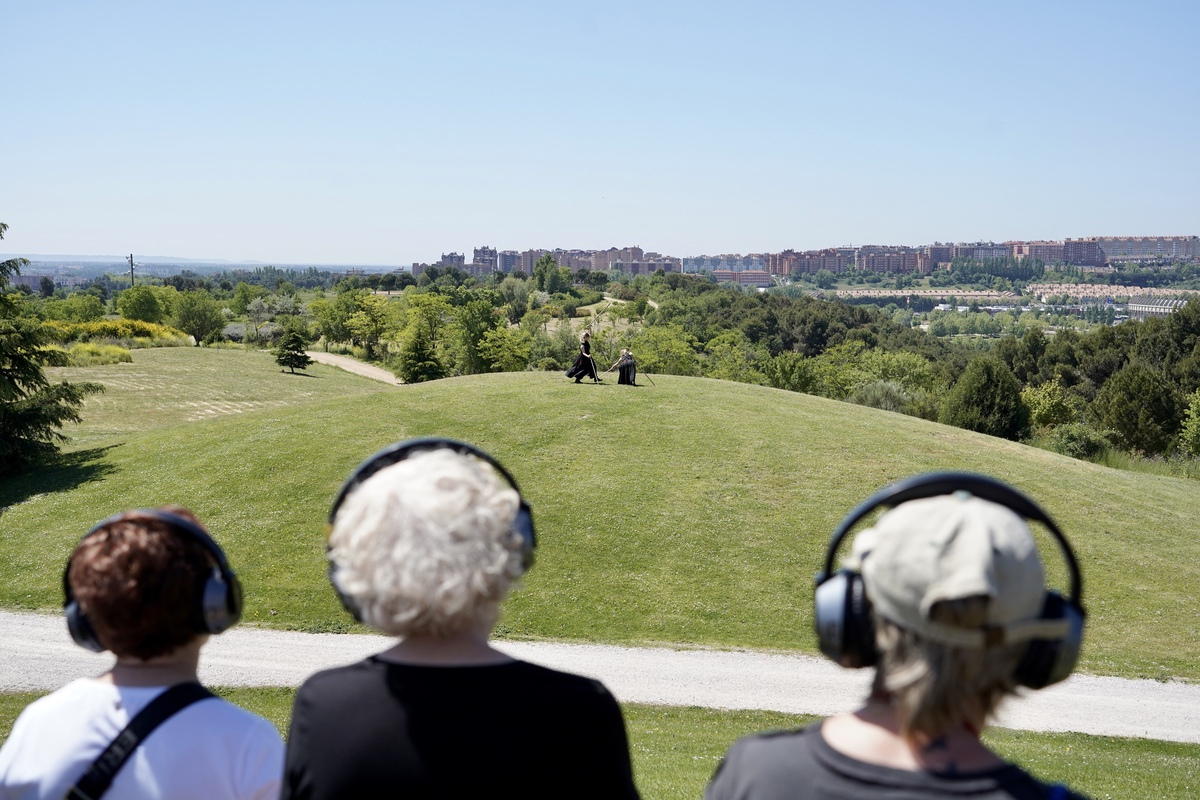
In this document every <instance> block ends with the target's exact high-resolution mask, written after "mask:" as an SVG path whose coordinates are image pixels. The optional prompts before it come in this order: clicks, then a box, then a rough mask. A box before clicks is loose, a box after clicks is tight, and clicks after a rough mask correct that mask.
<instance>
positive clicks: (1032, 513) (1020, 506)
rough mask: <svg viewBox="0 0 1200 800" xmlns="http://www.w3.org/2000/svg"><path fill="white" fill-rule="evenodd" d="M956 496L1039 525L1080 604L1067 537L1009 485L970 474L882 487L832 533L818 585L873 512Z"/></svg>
mask: <svg viewBox="0 0 1200 800" xmlns="http://www.w3.org/2000/svg"><path fill="white" fill-rule="evenodd" d="M956 492H966V493H968V494H970V495H972V496H974V497H978V498H979V499H980V500H987V501H989V502H992V503H996V504H997V505H1002V506H1004V507H1005V508H1008V509H1009V510H1011V511H1013V512H1015V513H1017V514H1020V515H1021V516H1023V517H1025V518H1026V519H1030V520H1033V521H1034V522H1040V523H1041V524H1042V525H1044V526H1045V527H1046V530H1048V531H1049V532H1050V534H1051V535H1052V536H1053V537H1054V539H1055V541H1057V542H1058V545H1059V549H1060V550H1061V551H1062V554H1063V557H1064V560H1065V561H1066V562H1067V571H1068V572H1069V573H1070V582H1071V592H1070V597H1071V599H1072V600H1074V601H1075V602H1076V603H1077V604H1082V602H1083V580H1082V578H1081V577H1080V573H1079V562H1078V561H1076V559H1075V551H1074V550H1072V549H1071V544H1070V543H1069V542H1068V541H1067V537H1066V536H1064V535H1063V532H1062V531H1061V530H1059V527H1058V525H1057V524H1055V522H1054V520H1053V519H1051V518H1050V515H1049V514H1047V513H1046V512H1045V511H1043V510H1042V508H1041V507H1040V506H1039V505H1038V504H1037V503H1035V502H1033V500H1031V499H1030V498H1029V497H1027V496H1025V495H1024V494H1022V493H1021V492H1019V491H1017V490H1016V489H1014V488H1012V487H1011V486H1009V485H1008V484H1006V483H1001V482H1000V481H998V480H996V479H995V478H989V477H988V476H986V475H978V474H975V473H971V472H931V473H928V474H925V475H913V476H911V477H908V478H903V479H901V480H898V481H896V482H895V483H892V484H889V485H888V486H885V487H884V488H882V489H880V490H879V491H878V492H876V493H875V494H873V495H871V496H870V497H868V498H867V499H866V500H864V501H863V502H861V503H859V504H858V506H856V507H855V508H854V510H853V511H851V512H850V513H849V514H847V515H846V518H845V519H843V520H842V522H841V524H840V525H838V527H837V530H835V531H834V533H833V538H832V539H831V540H830V542H829V548H828V550H827V551H826V553H825V568H824V571H823V572H822V573H821V576H819V577H818V582H819V581H820V580H821V579H822V577H823V576H827V575H832V574H833V572H834V569H833V559H834V557H835V556H836V555H837V551H838V548H839V547H840V546H841V543H842V540H843V539H845V538H846V536H847V535H848V534H849V533H850V531H851V530H852V529H853V528H854V526H855V525H857V524H858V523H859V522H860V521H862V519H863V517H865V516H867V515H868V514H870V513H871V512H872V511H874V510H875V509H877V508H888V509H891V508H895V507H896V506H898V505H901V504H902V503H907V502H909V501H910V500H922V499H924V498H927V497H940V496H942V495H948V494H955V493H956Z"/></svg>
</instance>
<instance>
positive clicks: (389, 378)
mask: <svg viewBox="0 0 1200 800" xmlns="http://www.w3.org/2000/svg"><path fill="white" fill-rule="evenodd" d="M306 352H307V353H308V357H309V358H311V359H312V360H313V361H316V362H317V363H318V364H328V365H329V366H331V367H339V368H341V369H344V370H346V372H353V373H354V374H355V375H362V376H363V377H364V378H372V379H374V380H377V381H383V382H384V383H390V384H392V385H393V386H400V385H402V381H401V380H400V379H399V378H397V377H396V376H395V375H393V374H392V373H390V372H388V371H387V370H386V369H383V368H381V367H377V366H375V365H374V364H365V363H363V362H362V361H359V360H358V359H357V358H350V357H349V356H339V355H336V354H335V353H325V352H322V351H321V350H308V351H306Z"/></svg>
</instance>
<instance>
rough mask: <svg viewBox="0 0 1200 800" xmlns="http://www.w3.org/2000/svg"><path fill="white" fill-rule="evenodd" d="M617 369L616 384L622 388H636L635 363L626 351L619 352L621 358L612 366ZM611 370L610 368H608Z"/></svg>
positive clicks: (631, 355) (631, 354)
mask: <svg viewBox="0 0 1200 800" xmlns="http://www.w3.org/2000/svg"><path fill="white" fill-rule="evenodd" d="M613 367H616V368H617V383H618V384H620V385H622V386H637V361H636V360H635V359H634V357H633V353H631V352H629V350H628V349H626V350H622V351H621V357H620V358H618V359H617V363H615V364H613ZM609 369H612V367H609Z"/></svg>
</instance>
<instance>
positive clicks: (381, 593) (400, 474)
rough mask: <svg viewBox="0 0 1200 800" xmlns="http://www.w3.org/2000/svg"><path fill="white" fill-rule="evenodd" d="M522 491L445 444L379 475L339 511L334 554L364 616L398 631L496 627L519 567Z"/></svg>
mask: <svg viewBox="0 0 1200 800" xmlns="http://www.w3.org/2000/svg"><path fill="white" fill-rule="evenodd" d="M519 502H520V497H519V496H518V494H517V492H516V491H514V490H513V489H511V488H509V487H508V486H507V485H505V484H504V483H503V482H502V481H501V480H500V479H499V478H497V476H496V474H495V472H493V470H492V468H491V467H490V466H488V465H487V464H484V463H483V462H481V461H479V460H478V459H476V458H474V457H472V456H465V455H461V454H459V453H456V452H453V451H451V450H447V449H437V450H430V451H428V452H424V453H417V454H416V455H413V456H411V457H409V458H406V459H404V460H403V461H400V462H398V463H396V464H393V465H391V466H389V467H386V468H384V469H382V470H380V471H379V472H377V473H375V474H374V475H372V476H371V477H370V478H368V479H367V480H365V481H364V482H363V483H362V484H361V485H360V486H358V487H357V488H356V489H355V490H354V492H353V493H352V494H350V495H349V496H348V497H347V498H346V500H345V502H343V503H342V506H341V508H340V509H339V510H338V513H337V517H336V518H335V519H334V524H333V530H332V532H331V533H330V536H329V546H330V551H329V557H330V559H331V560H332V561H333V562H334V564H335V565H336V567H337V583H338V586H339V588H340V589H341V591H342V592H343V593H345V594H347V595H349V596H350V597H352V598H353V599H354V600H355V601H356V603H357V604H358V606H359V608H360V610H361V613H362V619H363V622H365V623H367V624H368V625H370V626H371V627H373V628H377V629H378V630H381V631H383V632H384V633H388V634H392V635H394V636H411V635H428V636H445V635H448V634H451V633H454V632H457V631H459V630H462V629H463V628H466V627H468V626H470V625H473V624H475V623H480V622H485V623H487V624H488V625H489V626H490V625H494V624H495V621H496V619H497V618H498V616H499V606H500V602H501V601H502V600H503V599H504V597H505V596H506V595H507V594H508V590H509V588H510V587H511V585H512V583H513V581H514V580H515V579H516V578H517V577H518V576H520V574H521V556H520V548H521V537H520V535H519V534H517V533H515V532H514V531H513V527H512V526H513V519H514V517H515V516H516V512H517V508H518V505H519Z"/></svg>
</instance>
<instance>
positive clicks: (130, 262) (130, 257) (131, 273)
mask: <svg viewBox="0 0 1200 800" xmlns="http://www.w3.org/2000/svg"><path fill="white" fill-rule="evenodd" d="M129 288H130V289H132V288H133V253H130V254H129Z"/></svg>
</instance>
